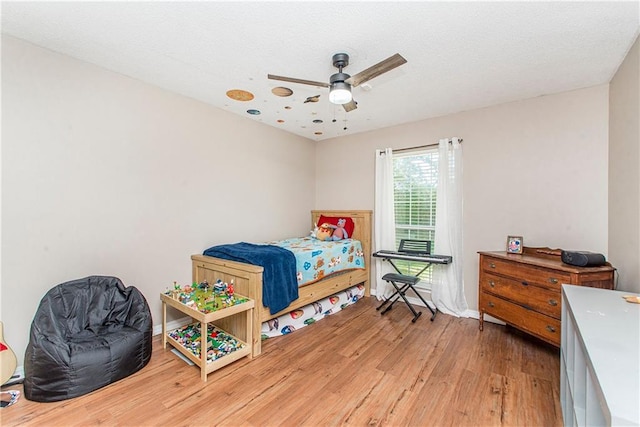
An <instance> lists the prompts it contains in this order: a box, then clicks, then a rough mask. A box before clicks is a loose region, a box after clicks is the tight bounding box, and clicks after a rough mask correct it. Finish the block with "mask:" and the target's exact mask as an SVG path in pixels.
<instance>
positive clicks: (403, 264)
mask: <svg viewBox="0 0 640 427" xmlns="http://www.w3.org/2000/svg"><path fill="white" fill-rule="evenodd" d="M393 190H394V204H395V213H396V215H395V216H396V218H395V219H396V248H397V247H398V246H399V244H400V239H419V240H430V241H431V250H432V251H433V248H434V244H435V241H434V239H435V229H436V202H437V194H438V191H437V190H438V148H437V147H434V148H433V149H428V150H421V151H413V152H410V153H406V154H403V153H398V154H394V157H393ZM396 265H398V267H399V268H400V270H402V271H403V273H406V274H417V273H418V272H419V271H420V270H422V268H424V265H425V264H424V263H418V262H411V261H398V262H396ZM420 279H422V280H423V281H426V282H428V283H431V282H432V276H431V269H430V268H428V269H427V270H426V271H424V272H423V273H422V274H420Z"/></svg>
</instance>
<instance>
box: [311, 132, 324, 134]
mask: <svg viewBox="0 0 640 427" xmlns="http://www.w3.org/2000/svg"><path fill="white" fill-rule="evenodd" d="M313 134H314V135H322V132H314V133H313Z"/></svg>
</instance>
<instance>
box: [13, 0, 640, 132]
mask: <svg viewBox="0 0 640 427" xmlns="http://www.w3.org/2000/svg"><path fill="white" fill-rule="evenodd" d="M639 28H640V12H639V3H638V2H637V1H627V2H492V3H485V2H327V1H323V2H302V1H298V2H269V1H261V2H108V1H107V2H62V3H60V2H6V1H3V2H2V32H3V33H6V34H10V35H12V36H15V37H18V38H21V39H24V40H28V41H30V42H32V43H34V44H37V45H40V46H44V47H46V48H49V49H51V50H54V51H58V52H62V53H65V54H67V55H70V56H73V57H76V58H79V59H82V60H84V61H88V62H91V63H94V64H97V65H100V66H102V67H104V68H107V69H109V70H113V71H116V72H119V73H121V74H124V75H127V76H130V77H133V78H136V79H139V80H142V81H145V82H148V83H151V84H154V85H157V86H159V87H162V88H165V89H168V90H171V91H174V92H177V93H180V94H183V95H186V96H189V97H192V98H195V99H198V100H200V101H203V102H206V103H208V104H211V105H213V106H216V107H219V108H221V109H224V110H227V111H229V112H232V113H235V114H239V115H242V116H244V117H247V119H249V120H257V121H260V122H262V123H264V124H267V125H269V126H273V127H277V128H281V129H284V130H286V131H288V132H292V133H295V134H298V135H301V136H303V137H305V138H309V139H313V140H322V139H326V138H331V137H336V136H342V135H347V134H353V133H357V132H364V131H367V130H373V129H378V128H383V127H387V126H392V125H397V124H401V123H407V122H412V121H416V120H421V119H425V118H429V117H436V116H442V115H446V114H451V113H456V112H460V111H465V110H471V109H475V108H481V107H486V106H490V105H495V104H500V103H504V102H510V101H514V100H519V99H526V98H531V97H535V96H540V95H546V94H551V93H557V92H562V91H567V90H573V89H579V88H583V87H589V86H593V85H598V84H602V83H607V82H609V80H610V79H611V77H612V76H613V74H614V73H615V71H616V69H617V68H618V66H619V65H620V63H621V62H622V60H623V58H624V56H625V55H626V53H627V51H628V49H629V48H630V47H631V45H632V43H633V41H634V40H635V38H636V36H637V35H638V32H639ZM337 52H346V53H348V54H349V55H350V57H351V59H350V65H349V66H348V67H347V68H345V72H347V73H349V74H352V75H353V74H356V73H357V72H359V71H362V70H363V69H365V68H368V67H369V66H371V65H373V64H375V63H377V62H379V61H381V60H383V59H385V58H387V57H389V56H391V55H393V54H394V53H396V52H397V53H400V54H401V55H402V56H404V57H405V58H406V59H407V61H408V63H407V64H404V65H402V66H401V67H399V68H396V69H394V70H392V71H390V72H388V73H386V74H384V75H382V76H379V77H377V78H375V79H373V80H371V81H369V82H368V83H369V86H370V88H368V90H365V88H363V87H358V88H354V90H353V94H354V98H355V100H356V101H357V102H358V109H356V110H354V111H352V112H349V113H346V112H344V110H343V109H342V107H341V106H335V105H333V104H331V103H329V101H328V96H327V95H328V90H327V89H325V88H316V87H314V86H305V85H301V84H294V83H284V82H277V81H273V80H268V79H267V74H268V73H271V74H277V75H283V76H289V77H296V78H301V79H307V80H315V81H323V82H328V80H329V76H330V75H331V74H333V73H335V72H336V71H337V70H336V69H335V68H334V67H333V65H332V63H331V57H332V55H333V54H334V53H337ZM277 86H284V87H288V88H290V89H291V90H293V95H291V96H289V97H279V96H275V95H274V94H273V93H272V92H271V90H272V89H273V88H275V87H277ZM230 89H243V90H246V91H249V92H251V93H253V94H254V95H255V98H254V99H253V100H252V101H246V102H242V101H236V100H232V99H230V98H228V97H227V96H226V92H227V91H228V90H230ZM314 95H321V97H320V100H319V102H317V103H312V102H308V103H304V101H305V100H306V98H307V97H309V96H314ZM285 107H290V108H285ZM249 109H255V110H259V111H260V112H261V114H260V115H249V114H248V113H247V110H249ZM334 119H335V122H334ZM278 120H280V121H281V122H278ZM314 120H322V121H323V123H314ZM345 120H346V121H345ZM345 127H346V128H347V129H346V130H345V129H344V128H345ZM317 132H320V133H321V134H316V133H317Z"/></svg>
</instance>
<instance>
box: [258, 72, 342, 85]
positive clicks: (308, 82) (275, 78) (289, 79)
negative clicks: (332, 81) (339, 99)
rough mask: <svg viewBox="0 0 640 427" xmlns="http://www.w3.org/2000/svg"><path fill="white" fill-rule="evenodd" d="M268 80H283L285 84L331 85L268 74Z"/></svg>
mask: <svg viewBox="0 0 640 427" xmlns="http://www.w3.org/2000/svg"><path fill="white" fill-rule="evenodd" d="M267 78H269V79H271V80H281V81H283V82H290V83H300V84H303V85H310V86H320V87H329V83H322V82H315V81H313V80H303V79H294V78H293V77H283V76H276V75H274V74H267Z"/></svg>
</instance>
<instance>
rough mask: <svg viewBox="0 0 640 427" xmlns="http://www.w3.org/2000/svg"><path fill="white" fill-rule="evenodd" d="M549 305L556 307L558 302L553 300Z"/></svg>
mask: <svg viewBox="0 0 640 427" xmlns="http://www.w3.org/2000/svg"><path fill="white" fill-rule="evenodd" d="M549 305H553V306H556V305H558V301H556V300H554V299H550V300H549Z"/></svg>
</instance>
